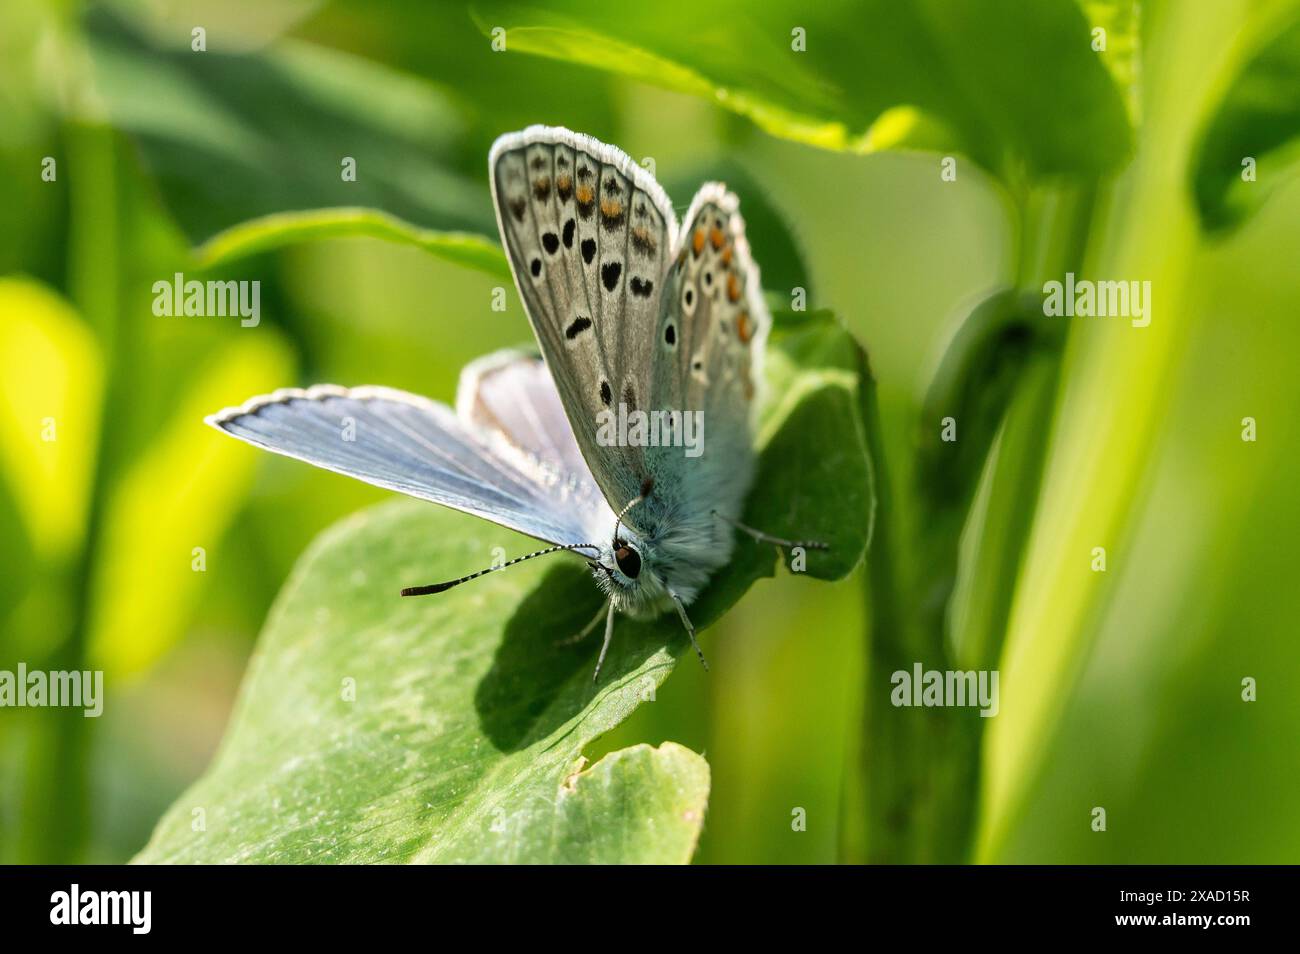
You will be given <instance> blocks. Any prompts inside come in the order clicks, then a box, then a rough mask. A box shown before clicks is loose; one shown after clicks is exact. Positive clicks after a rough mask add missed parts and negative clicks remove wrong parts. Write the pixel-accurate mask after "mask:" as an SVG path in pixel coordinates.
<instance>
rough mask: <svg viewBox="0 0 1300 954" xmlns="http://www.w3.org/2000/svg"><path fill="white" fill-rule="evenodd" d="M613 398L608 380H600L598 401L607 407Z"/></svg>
mask: <svg viewBox="0 0 1300 954" xmlns="http://www.w3.org/2000/svg"><path fill="white" fill-rule="evenodd" d="M613 399H614V395H613V394H612V393H611V392H610V390H609V382H608V381H601V382H600V403H601V404H603V405H605V407H609V402H610V401H612V400H613Z"/></svg>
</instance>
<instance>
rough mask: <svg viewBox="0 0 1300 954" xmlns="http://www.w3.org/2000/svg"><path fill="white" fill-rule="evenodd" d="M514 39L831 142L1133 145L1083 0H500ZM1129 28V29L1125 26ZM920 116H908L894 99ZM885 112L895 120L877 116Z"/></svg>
mask: <svg viewBox="0 0 1300 954" xmlns="http://www.w3.org/2000/svg"><path fill="white" fill-rule="evenodd" d="M476 16H477V19H478V22H479V24H480V27H481V28H482V29H483V30H484V32H485V33H487V32H489V31H490V30H491V29H493V28H494V27H497V26H500V27H504V28H505V31H506V33H505V35H506V44H507V50H512V51H515V52H524V53H532V54H536V55H539V56H545V57H550V58H554V59H561V60H565V61H569V62H577V63H582V64H585V65H587V66H592V67H595V68H597V69H602V70H609V71H611V72H615V73H619V74H622V75H626V76H631V77H634V78H636V79H638V80H641V81H644V82H648V83H654V84H656V85H660V86H666V87H668V88H671V89H675V90H678V91H681V92H685V93H690V94H693V95H697V96H702V97H705V98H708V99H710V100H712V101H714V102H716V103H717V104H718V105H719V106H722V107H723V108H725V109H730V110H732V111H734V112H737V113H739V114H741V115H743V116H747V117H749V118H750V119H752V120H753V121H754V122H755V123H757V124H758V125H759V126H760V127H761V128H762V129H764V130H765V131H767V132H769V133H771V134H773V135H776V136H782V137H785V138H788V139H793V140H796V141H798V142H803V143H807V144H809V145H813V146H819V147H822V148H826V149H837V150H850V151H857V152H867V151H871V150H872V149H873V148H878V147H879V145H880V144H887V145H894V144H898V143H908V142H909V140H910V132H911V131H912V130H913V129H916V130H920V129H922V128H924V130H925V134H924V135H918V136H917V137H916V140H917V141H928V142H929V143H930V144H933V143H934V142H935V135H934V134H935V132H937V131H938V130H948V131H950V132H951V133H952V134H953V135H954V137H955V138H954V139H953V140H952V141H951V142H949V143H946V146H947V147H948V148H952V149H956V150H961V151H964V152H966V153H967V154H969V155H972V156H974V157H975V158H976V159H978V160H979V161H981V162H982V163H984V164H985V165H987V166H988V167H990V168H993V169H996V170H1002V169H1004V168H1005V163H1006V162H1007V160H1008V159H1015V160H1016V161H1018V162H1021V163H1023V164H1024V167H1025V168H1027V169H1028V170H1029V171H1030V172H1031V173H1034V174H1040V175H1050V174H1054V173H1090V174H1095V173H1100V172H1105V171H1110V170H1114V169H1115V168H1117V167H1118V165H1119V164H1120V163H1121V162H1122V161H1123V160H1124V158H1125V157H1126V156H1127V154H1128V150H1129V140H1130V131H1129V123H1128V118H1127V116H1126V113H1125V107H1124V101H1123V98H1122V96H1121V94H1120V91H1119V90H1118V89H1117V87H1116V85H1115V82H1114V81H1113V80H1112V78H1111V75H1110V74H1109V73H1108V72H1107V68H1106V66H1103V65H1102V63H1101V62H1100V61H1099V59H1098V57H1097V55H1096V54H1095V53H1094V52H1093V50H1092V47H1091V41H1092V37H1091V35H1090V32H1089V25H1088V21H1087V20H1086V19H1085V17H1084V16H1083V14H1082V12H1081V11H1080V9H1079V8H1078V7H1077V6H1076V5H1075V4H1074V3H1072V2H1069V0H1039V2H1037V3H1017V2H1013V0H916V2H911V3H906V4H900V3H895V2H892V0H841V2H832V3H821V4H816V5H809V4H796V3H793V2H776V3H763V4H754V3H748V2H743V0H728V2H724V3H722V4H721V5H718V4H715V5H713V6H712V7H710V9H709V15H708V16H707V17H701V16H700V11H699V7H698V5H696V4H693V3H689V2H687V0H674V2H668V3H658V4H654V5H653V6H645V7H618V8H614V7H592V6H591V5H589V4H583V3H578V2H576V0H560V2H557V3H548V4H546V5H541V4H532V3H507V4H504V5H503V4H494V5H492V6H491V7H490V8H488V7H484V8H482V9H480V10H479V11H478V12H477V14H476ZM1117 39H1118V40H1122V39H1123V38H1122V37H1119V38H1117ZM898 107H910V108H912V109H914V110H915V111H917V113H918V114H921V113H923V114H927V115H929V116H930V117H933V118H932V119H931V120H929V121H926V122H925V123H922V122H920V121H919V119H918V118H917V117H916V116H913V117H912V118H911V119H910V120H907V121H905V122H902V123H901V124H900V119H901V116H900V114H899V113H896V112H893V110H895V109H897V108H898ZM882 122H887V127H885V128H878V124H880V123H882Z"/></svg>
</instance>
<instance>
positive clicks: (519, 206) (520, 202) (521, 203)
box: [508, 196, 528, 222]
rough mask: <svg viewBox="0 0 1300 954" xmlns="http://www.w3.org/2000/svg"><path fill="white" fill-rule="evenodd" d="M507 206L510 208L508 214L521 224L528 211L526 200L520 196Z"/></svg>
mask: <svg viewBox="0 0 1300 954" xmlns="http://www.w3.org/2000/svg"><path fill="white" fill-rule="evenodd" d="M508 204H509V206H510V214H511V215H513V216H514V217H515V221H516V222H522V221H523V220H524V213H525V212H527V211H528V200H527V199H525V198H524V197H523V196H520V197H519V198H517V199H511V200H510V202H509V203H508Z"/></svg>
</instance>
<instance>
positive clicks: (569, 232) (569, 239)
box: [564, 219, 574, 248]
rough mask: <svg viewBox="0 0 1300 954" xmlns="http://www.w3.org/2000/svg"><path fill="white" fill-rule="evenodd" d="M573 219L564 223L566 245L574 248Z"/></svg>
mask: <svg viewBox="0 0 1300 954" xmlns="http://www.w3.org/2000/svg"><path fill="white" fill-rule="evenodd" d="M573 226H574V221H573V219H569V221H567V222H565V223H564V247H565V248H573Z"/></svg>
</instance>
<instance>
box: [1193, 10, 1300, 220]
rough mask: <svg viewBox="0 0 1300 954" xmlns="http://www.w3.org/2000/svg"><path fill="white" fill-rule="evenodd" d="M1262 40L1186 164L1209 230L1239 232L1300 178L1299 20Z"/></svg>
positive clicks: (1208, 123) (1216, 111) (1197, 205)
mask: <svg viewBox="0 0 1300 954" xmlns="http://www.w3.org/2000/svg"><path fill="white" fill-rule="evenodd" d="M1268 36H1269V39H1268V40H1267V41H1265V42H1264V43H1262V45H1261V46H1260V47H1259V48H1258V49H1257V50H1256V51H1255V53H1254V55H1253V56H1252V57H1250V58H1249V60H1248V61H1247V62H1246V63H1245V64H1244V66H1243V67H1242V68H1241V71H1240V72H1239V73H1238V74H1237V76H1236V77H1235V78H1234V79H1233V81H1232V82H1231V84H1230V85H1229V86H1228V88H1227V91H1226V92H1225V93H1224V95H1223V99H1222V100H1221V101H1220V102H1219V104H1218V107H1217V108H1216V109H1215V110H1214V113H1213V115H1212V116H1211V117H1210V118H1209V120H1208V121H1207V122H1206V124H1205V127H1204V130H1203V132H1202V134H1201V138H1200V142H1199V144H1198V146H1197V147H1196V150H1195V154H1194V155H1195V158H1194V160H1193V161H1192V163H1191V165H1190V175H1191V186H1192V191H1193V193H1194V195H1195V197H1196V208H1197V210H1198V212H1199V213H1200V216H1201V222H1202V224H1203V225H1204V226H1205V227H1206V228H1207V229H1210V230H1226V229H1229V228H1233V227H1235V226H1237V225H1240V224H1241V223H1242V222H1243V221H1245V219H1246V218H1247V217H1249V216H1250V215H1251V213H1253V212H1254V211H1255V210H1256V209H1258V208H1259V207H1260V206H1261V205H1263V204H1264V201H1265V200H1266V199H1267V198H1268V196H1269V195H1271V194H1272V193H1273V191H1274V190H1275V189H1277V187H1278V186H1279V185H1281V184H1282V183H1284V182H1286V181H1288V180H1292V179H1294V178H1295V177H1296V175H1297V174H1300V95H1297V90H1300V13H1295V14H1293V18H1292V19H1291V21H1290V22H1289V23H1283V24H1282V25H1281V26H1280V27H1279V28H1278V29H1277V32H1276V33H1270V34H1268ZM1248 161H1251V162H1253V175H1252V176H1251V178H1249V179H1247V178H1244V176H1245V175H1246V170H1247V162H1248Z"/></svg>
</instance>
